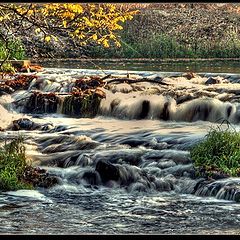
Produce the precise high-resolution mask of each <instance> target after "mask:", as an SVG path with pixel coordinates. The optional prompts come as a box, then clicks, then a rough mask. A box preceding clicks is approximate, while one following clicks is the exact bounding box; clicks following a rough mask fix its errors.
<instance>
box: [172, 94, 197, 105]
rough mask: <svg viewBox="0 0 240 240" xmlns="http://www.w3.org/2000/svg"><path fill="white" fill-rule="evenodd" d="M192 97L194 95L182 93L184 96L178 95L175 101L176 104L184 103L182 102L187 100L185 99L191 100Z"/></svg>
mask: <svg viewBox="0 0 240 240" xmlns="http://www.w3.org/2000/svg"><path fill="white" fill-rule="evenodd" d="M193 99H194V96H193V95H190V94H188V95H184V96H180V97H178V98H177V99H176V103H177V104H181V103H184V102H187V101H190V100H193Z"/></svg>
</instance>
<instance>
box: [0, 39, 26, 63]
mask: <svg viewBox="0 0 240 240" xmlns="http://www.w3.org/2000/svg"><path fill="white" fill-rule="evenodd" d="M8 48H9V49H10V50H9V58H8V59H17V60H22V59H24V58H25V50H24V47H23V44H22V42H21V40H19V39H16V40H12V41H9V42H8ZM7 55H8V51H7V49H6V46H5V44H4V43H3V42H2V41H0V59H5V58H6V57H7Z"/></svg>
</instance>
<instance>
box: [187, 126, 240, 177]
mask: <svg viewBox="0 0 240 240" xmlns="http://www.w3.org/2000/svg"><path fill="white" fill-rule="evenodd" d="M190 155H191V158H192V160H193V162H194V166H195V167H196V168H197V169H198V168H204V169H205V170H206V172H207V173H208V175H211V172H212V171H219V172H222V173H225V174H228V175H230V176H239V174H240V133H239V132H236V131H235V130H230V129H225V130H223V129H221V128H220V127H218V128H213V129H211V130H210V131H209V133H208V134H207V136H206V138H205V139H204V141H202V142H201V143H199V144H197V145H196V146H195V147H193V148H192V149H191V151H190Z"/></svg>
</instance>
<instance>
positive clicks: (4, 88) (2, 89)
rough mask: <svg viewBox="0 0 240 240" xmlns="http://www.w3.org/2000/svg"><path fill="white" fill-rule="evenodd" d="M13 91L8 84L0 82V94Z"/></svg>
mask: <svg viewBox="0 0 240 240" xmlns="http://www.w3.org/2000/svg"><path fill="white" fill-rule="evenodd" d="M13 92H14V89H13V88H11V87H10V86H7V85H6V84H3V83H1V84H0V96H2V95H5V94H11V93H13Z"/></svg>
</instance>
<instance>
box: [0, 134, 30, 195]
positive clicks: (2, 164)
mask: <svg viewBox="0 0 240 240" xmlns="http://www.w3.org/2000/svg"><path fill="white" fill-rule="evenodd" d="M27 166H28V164H27V161H26V156H25V148H24V146H23V139H22V138H21V137H19V138H17V139H15V140H13V141H11V142H10V143H8V144H7V143H5V145H4V146H3V147H1V148H0V190H2V191H14V190H18V189H32V188H33V187H32V185H30V184H28V183H24V182H23V181H22V179H23V174H24V171H25V168H26V167H27Z"/></svg>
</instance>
